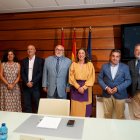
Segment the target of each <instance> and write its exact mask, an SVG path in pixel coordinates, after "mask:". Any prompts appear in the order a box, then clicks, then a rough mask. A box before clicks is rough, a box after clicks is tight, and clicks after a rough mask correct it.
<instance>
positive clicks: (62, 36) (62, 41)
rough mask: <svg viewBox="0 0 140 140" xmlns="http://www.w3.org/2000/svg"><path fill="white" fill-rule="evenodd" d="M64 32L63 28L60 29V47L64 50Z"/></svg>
mask: <svg viewBox="0 0 140 140" xmlns="http://www.w3.org/2000/svg"><path fill="white" fill-rule="evenodd" d="M64 44H65V43H64V30H63V28H62V29H61V45H62V46H63V47H64V48H65V46H64Z"/></svg>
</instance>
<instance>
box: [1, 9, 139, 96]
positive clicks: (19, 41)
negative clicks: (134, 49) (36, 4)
mask: <svg viewBox="0 0 140 140" xmlns="http://www.w3.org/2000/svg"><path fill="white" fill-rule="evenodd" d="M132 23H140V7H120V8H119V7H118V8H104V9H85V10H81V9H80V10H67V11H49V12H32V13H13V14H12V13H11V14H0V58H1V57H2V55H3V53H4V51H5V50H7V49H9V48H13V49H15V50H16V53H17V56H18V58H19V60H20V61H21V60H22V59H23V58H24V57H26V56H27V52H26V48H27V45H28V44H34V45H35V46H36V48H37V55H38V56H40V57H42V58H46V57H48V56H50V55H53V53H54V51H53V50H54V47H55V46H56V45H57V44H60V43H61V28H62V27H63V28H64V36H65V50H66V56H68V57H69V58H71V47H72V35H73V28H75V29H76V43H77V44H76V46H77V49H79V48H81V47H87V42H88V32H89V26H92V56H93V64H94V67H95V71H96V80H95V85H94V87H93V90H94V94H98V95H100V94H101V87H100V86H99V85H98V82H97V77H98V73H99V72H100V69H101V67H102V65H103V64H104V63H106V62H108V60H109V55H110V51H111V50H112V49H114V48H120V49H121V46H122V44H121V25H122V24H132Z"/></svg>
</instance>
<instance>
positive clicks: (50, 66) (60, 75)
mask: <svg viewBox="0 0 140 140" xmlns="http://www.w3.org/2000/svg"><path fill="white" fill-rule="evenodd" d="M70 64H71V60H70V59H69V58H67V57H65V56H64V47H63V46H62V45H57V46H56V47H55V55H54V56H50V57H48V58H46V59H45V63H44V69H43V80H42V87H43V90H44V91H45V92H47V97H48V98H57V99H66V98H67V93H66V89H67V86H68V72H69V66H70Z"/></svg>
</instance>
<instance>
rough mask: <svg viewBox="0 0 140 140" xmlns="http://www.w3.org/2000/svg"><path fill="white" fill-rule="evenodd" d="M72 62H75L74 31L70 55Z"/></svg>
mask: <svg viewBox="0 0 140 140" xmlns="http://www.w3.org/2000/svg"><path fill="white" fill-rule="evenodd" d="M71 60H72V62H74V61H76V32H75V29H74V33H73V39H72V55H71Z"/></svg>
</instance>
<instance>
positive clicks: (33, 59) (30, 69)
mask: <svg viewBox="0 0 140 140" xmlns="http://www.w3.org/2000/svg"><path fill="white" fill-rule="evenodd" d="M34 61H35V55H34V56H33V57H32V58H31V59H30V58H29V70H28V81H29V82H30V81H32V76H33V67H34Z"/></svg>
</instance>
